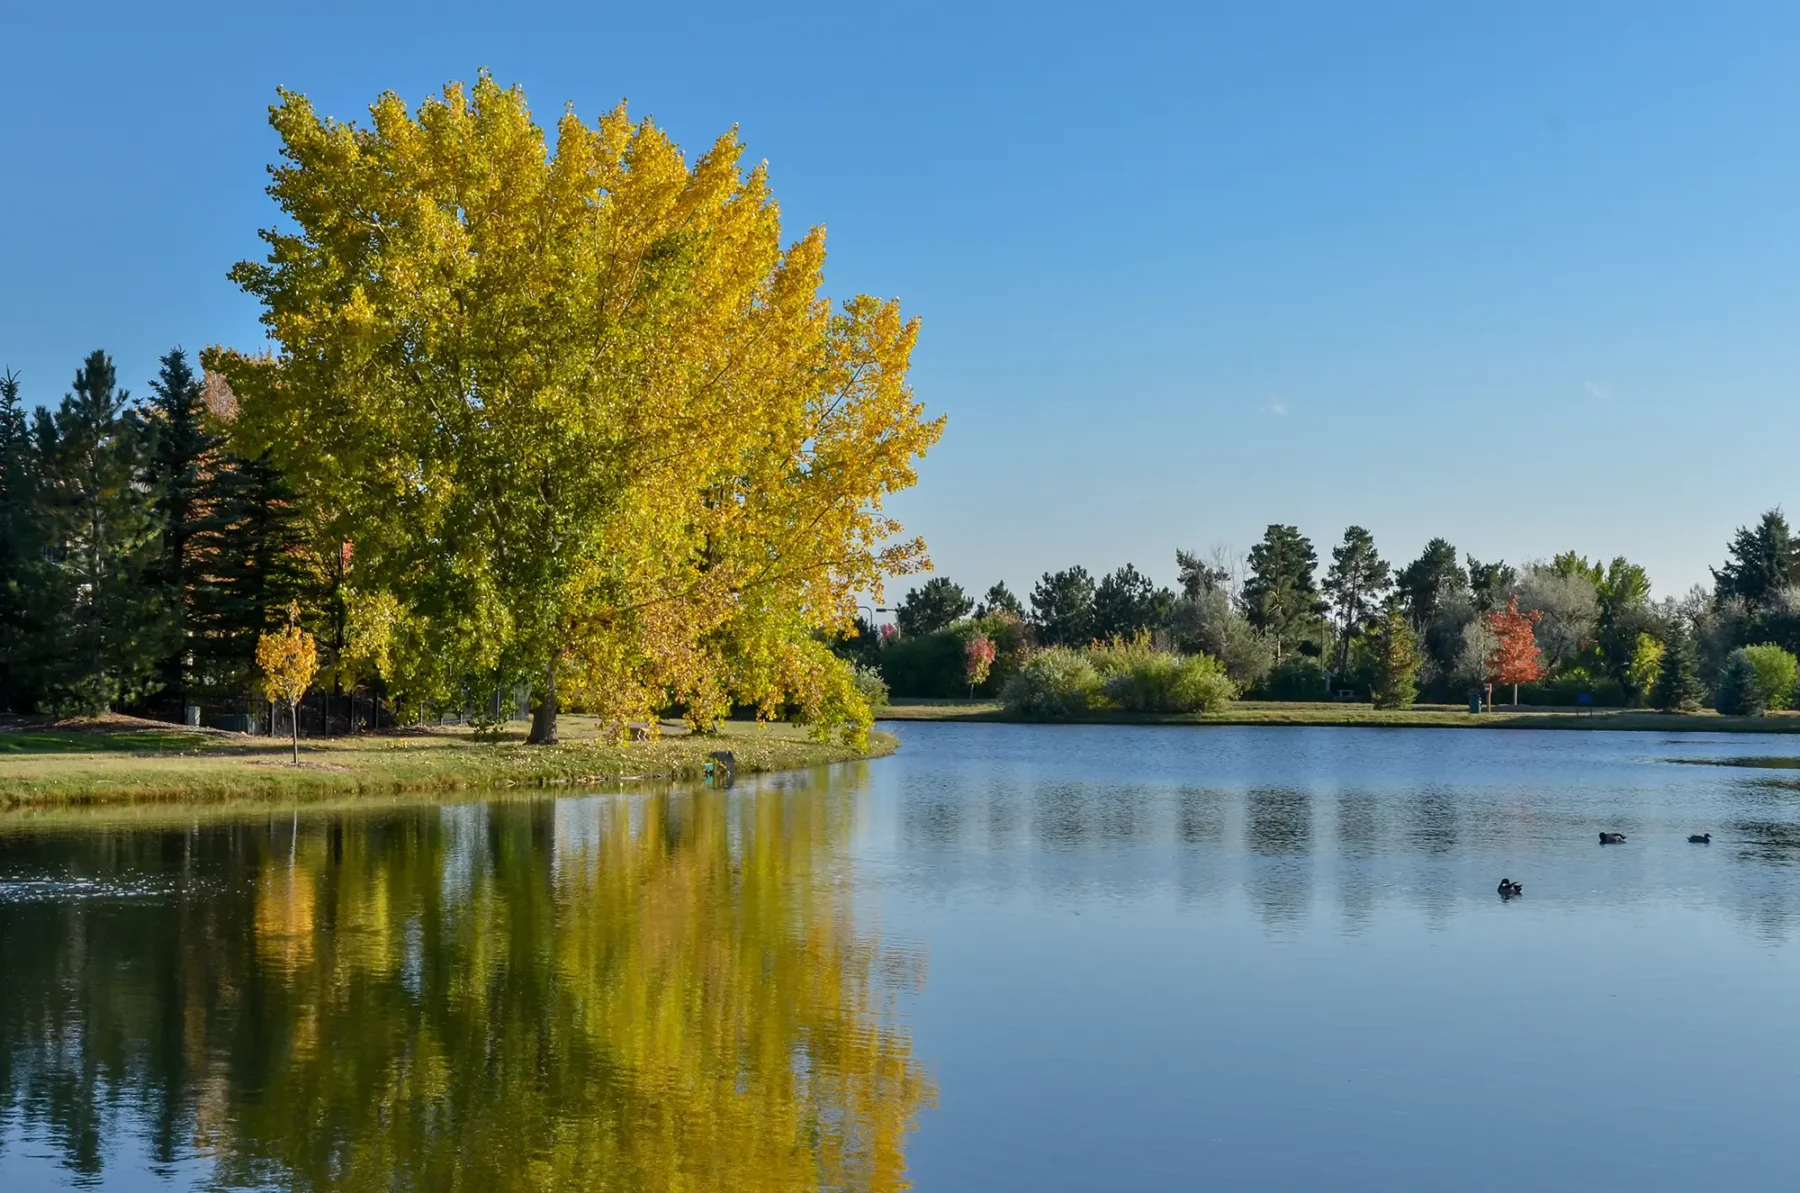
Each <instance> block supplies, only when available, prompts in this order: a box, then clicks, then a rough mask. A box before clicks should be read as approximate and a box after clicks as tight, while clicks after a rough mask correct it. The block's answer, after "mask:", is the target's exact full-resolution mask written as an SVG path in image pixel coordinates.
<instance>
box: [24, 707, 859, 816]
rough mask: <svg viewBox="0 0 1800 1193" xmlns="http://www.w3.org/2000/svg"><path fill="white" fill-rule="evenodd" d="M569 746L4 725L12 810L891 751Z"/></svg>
mask: <svg viewBox="0 0 1800 1193" xmlns="http://www.w3.org/2000/svg"><path fill="white" fill-rule="evenodd" d="M561 735H562V739H563V740H562V741H561V742H560V743H559V744H557V745H554V746H528V745H525V744H524V741H523V732H522V730H515V731H514V732H512V733H510V734H507V735H504V736H503V738H502V739H501V740H478V739H477V738H476V737H475V736H474V734H473V733H471V732H470V731H469V730H467V729H465V728H454V727H447V728H433V729H420V730H412V731H407V732H400V733H392V734H388V733H382V734H369V735H364V736H359V737H350V738H328V739H313V740H308V739H302V740H301V742H300V765H299V766H295V765H293V762H292V756H291V752H290V749H289V745H288V743H287V742H286V741H284V740H281V739H275V740H270V739H269V738H261V737H248V736H245V735H243V734H235V733H221V732H217V731H212V730H200V731H196V730H191V729H182V728H179V727H174V726H171V727H169V728H166V729H164V728H158V727H156V726H155V725H154V724H153V723H150V722H145V721H137V720H132V719H128V718H116V717H115V718H105V719H102V720H100V721H96V722H88V723H81V724H68V723H59V724H57V725H54V726H49V727H42V726H31V727H24V728H19V729H15V730H13V731H7V732H0V807H23V806H40V807H41V806H45V805H68V804H92V803H119V802H174V801H180V802H217V801H236V800H284V801H285V800H295V799H308V800H310V799H320V798H328V797H343V796H372V795H396V794H401V793H406V792H448V791H458V790H475V789H483V788H501V787H530V786H551V785H593V784H614V783H620V782H629V781H648V780H676V779H693V778H699V777H700V776H701V775H702V774H703V773H704V771H705V767H706V761H707V756H708V755H709V754H710V753H712V752H713V751H715V750H729V751H730V752H731V753H732V755H733V756H734V758H735V759H736V769H737V773H738V774H740V775H742V774H752V773H757V772H762V771H775V770H792V769H797V768H801V767H809V766H818V765H823V764H826V763H832V762H843V761H849V760H852V759H856V758H866V757H873V756H879V755H881V754H886V753H888V752H890V751H892V750H893V749H894V746H895V741H894V738H893V737H892V736H891V735H888V734H875V735H874V738H873V740H872V741H871V743H870V749H869V750H868V751H857V750H853V749H851V748H849V747H848V746H843V745H838V744H835V743H834V744H825V743H820V742H815V741H813V740H812V739H811V738H809V737H808V736H806V734H805V733H804V732H803V731H801V730H800V729H797V728H795V727H794V726H791V725H763V726H756V725H751V724H745V723H738V722H730V723H727V724H726V725H725V726H724V727H723V728H722V730H721V731H720V733H718V734H717V735H707V736H688V735H686V734H684V733H681V732H680V731H679V729H677V728H674V727H669V728H667V729H665V736H664V737H662V738H659V739H657V740H655V741H639V742H628V743H623V744H621V743H617V742H613V741H611V740H607V739H604V738H602V737H600V736H599V735H598V734H597V732H596V726H595V723H594V721H593V719H592V718H587V717H578V716H565V717H563V718H562V722H561Z"/></svg>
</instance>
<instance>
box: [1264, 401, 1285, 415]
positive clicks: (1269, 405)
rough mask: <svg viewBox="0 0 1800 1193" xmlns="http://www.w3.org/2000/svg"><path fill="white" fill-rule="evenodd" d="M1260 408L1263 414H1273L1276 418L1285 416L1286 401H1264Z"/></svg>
mask: <svg viewBox="0 0 1800 1193" xmlns="http://www.w3.org/2000/svg"><path fill="white" fill-rule="evenodd" d="M1261 409H1262V412H1263V413H1264V414H1270V415H1274V416H1275V417H1276V418H1286V417H1287V403H1286V402H1264V403H1263V404H1262V407H1261Z"/></svg>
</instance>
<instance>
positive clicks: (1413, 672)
mask: <svg viewBox="0 0 1800 1193" xmlns="http://www.w3.org/2000/svg"><path fill="white" fill-rule="evenodd" d="M1421 662H1422V660H1421V659H1420V657H1419V647H1418V643H1417V642H1416V641H1415V639H1414V637H1413V632H1412V626H1411V625H1410V624H1409V623H1408V622H1407V618H1406V614H1405V613H1404V612H1402V611H1401V610H1400V609H1399V608H1394V609H1391V610H1389V611H1388V614H1387V616H1386V617H1384V618H1382V620H1381V622H1380V624H1379V625H1377V626H1376V628H1375V631H1374V633H1373V634H1371V635H1370V641H1369V671H1368V675H1369V696H1370V698H1371V699H1372V700H1373V701H1374V703H1375V707H1376V708H1411V707H1412V703H1413V701H1414V700H1415V699H1416V698H1417V697H1418V693H1419V686H1418V679H1419V667H1420V665H1421Z"/></svg>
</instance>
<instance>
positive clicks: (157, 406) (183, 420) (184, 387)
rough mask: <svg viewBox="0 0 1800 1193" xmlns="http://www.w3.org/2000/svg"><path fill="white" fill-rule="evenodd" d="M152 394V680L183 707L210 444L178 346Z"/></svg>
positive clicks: (196, 384) (189, 677) (189, 692)
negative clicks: (155, 608)
mask: <svg viewBox="0 0 1800 1193" xmlns="http://www.w3.org/2000/svg"><path fill="white" fill-rule="evenodd" d="M150 388H151V389H152V390H153V391H154V392H155V395H156V396H155V397H153V398H152V399H151V400H150V404H149V405H150V428H151V431H152V432H153V435H152V444H151V449H150V459H149V466H148V468H147V469H146V473H145V477H146V482H147V483H148V485H149V488H150V491H151V493H152V496H153V499H154V501H155V504H156V512H157V517H158V521H159V523H160V525H161V529H162V549H161V551H160V553H159V554H158V555H157V557H156V559H155V561H154V564H153V566H152V567H151V569H150V573H149V575H148V576H147V577H146V581H147V586H148V587H150V588H152V589H154V590H155V591H156V593H157V595H158V597H159V599H160V601H161V604H162V609H163V614H164V618H165V624H164V626H163V633H164V635H165V640H164V643H163V647H162V657H161V658H160V659H159V660H158V663H157V681H158V683H159V684H160V685H161V687H162V688H163V690H164V691H166V692H169V693H172V694H173V695H175V696H177V697H179V698H181V699H182V701H183V702H184V703H185V702H186V700H187V699H189V698H190V697H192V696H193V695H194V694H195V682H194V676H193V674H192V670H191V661H192V645H191V639H192V638H193V635H194V631H195V621H196V618H197V608H196V605H197V602H198V600H199V599H200V598H199V594H200V587H201V583H202V579H203V577H202V574H201V564H202V560H201V558H200V557H199V547H200V536H199V531H200V523H201V522H202V520H203V519H204V518H205V517H206V514H207V511H208V506H209V504H210V497H211V494H210V493H209V492H208V490H209V487H210V485H209V482H210V481H211V479H212V477H211V475H210V472H211V469H212V467H213V465H214V464H215V463H216V460H215V454H216V451H215V449H216V442H215V439H214V436H213V435H212V434H211V433H210V432H209V431H208V430H207V428H206V419H205V414H206V410H205V404H204V401H203V391H202V386H201V382H200V378H199V377H197V376H195V374H194V370H193V368H192V367H191V366H190V365H189V364H188V359H187V354H186V353H184V352H182V350H181V349H179V348H176V349H174V350H173V351H171V352H170V353H169V354H168V355H166V356H164V357H163V358H162V368H161V370H160V371H159V372H158V373H157V377H156V380H155V381H152V382H151V383H150Z"/></svg>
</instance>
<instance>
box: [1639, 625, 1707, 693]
mask: <svg viewBox="0 0 1800 1193" xmlns="http://www.w3.org/2000/svg"><path fill="white" fill-rule="evenodd" d="M1699 673H1700V657H1699V652H1698V651H1697V650H1696V649H1695V648H1694V636H1693V635H1692V634H1691V633H1689V632H1688V628H1687V625H1686V624H1685V623H1683V622H1682V621H1681V619H1680V618H1676V619H1674V620H1673V621H1672V622H1671V623H1670V625H1669V629H1668V633H1667V635H1666V636H1665V637H1664V638H1663V656H1662V666H1661V669H1660V670H1659V671H1658V672H1657V674H1656V683H1655V685H1654V686H1652V687H1651V689H1650V703H1651V704H1653V705H1655V706H1656V707H1657V708H1660V709H1662V710H1663V711H1664V712H1680V711H1681V710H1682V709H1684V708H1693V707H1694V706H1696V705H1697V704H1699V703H1700V694H1701V687H1700V674H1699Z"/></svg>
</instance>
